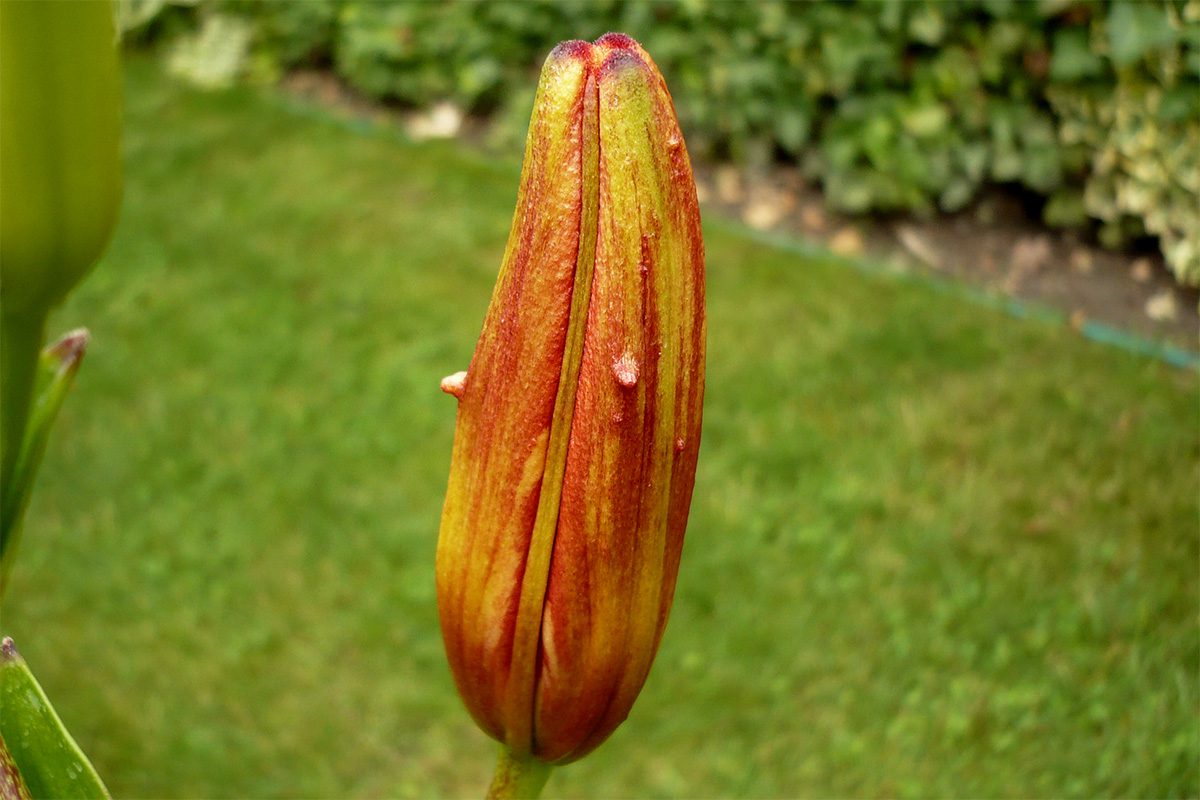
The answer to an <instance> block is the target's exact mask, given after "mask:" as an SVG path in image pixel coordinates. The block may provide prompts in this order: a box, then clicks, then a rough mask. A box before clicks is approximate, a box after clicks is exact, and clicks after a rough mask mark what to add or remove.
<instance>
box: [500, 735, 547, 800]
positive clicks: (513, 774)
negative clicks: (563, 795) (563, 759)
mask: <svg viewBox="0 0 1200 800" xmlns="http://www.w3.org/2000/svg"><path fill="white" fill-rule="evenodd" d="M550 770H551V766H550V765H549V764H547V763H545V762H544V761H538V760H537V759H536V758H533V757H532V756H518V755H515V754H514V753H513V752H512V751H511V750H509V749H508V748H507V747H505V746H504V745H500V758H499V759H497V760H496V774H495V775H493V776H492V785H491V786H489V787H488V793H487V800H536V798H537V796H538V795H539V794H540V793H541V791H542V787H543V786H545V785H546V779H547V778H549V777H550Z"/></svg>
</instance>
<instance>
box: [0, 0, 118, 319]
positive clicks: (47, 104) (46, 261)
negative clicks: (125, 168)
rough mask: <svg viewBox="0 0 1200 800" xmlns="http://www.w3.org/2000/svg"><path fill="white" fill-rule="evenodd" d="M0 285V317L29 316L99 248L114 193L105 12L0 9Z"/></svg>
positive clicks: (53, 300)
mask: <svg viewBox="0 0 1200 800" xmlns="http://www.w3.org/2000/svg"><path fill="white" fill-rule="evenodd" d="M0 43H2V44H3V47H2V48H0V197H3V204H4V213H3V214H0V277H2V281H0V282H2V285H3V292H4V306H5V313H6V314H8V313H13V314H15V313H23V314H30V313H41V314H44V313H45V311H46V310H47V309H49V308H51V307H52V306H54V305H56V304H57V303H58V302H59V301H61V300H62V299H63V297H65V296H66V294H67V292H68V291H69V290H70V289H71V288H72V287H73V286H75V284H77V283H78V282H79V281H80V279H81V278H82V277H83V276H84V274H85V273H86V272H87V270H88V269H90V268H91V266H92V264H93V263H95V261H96V259H98V258H99V257H100V253H101V252H102V251H103V250H104V246H105V244H107V242H108V238H109V235H110V234H111V233H112V229H113V225H114V224H115V222H116V217H117V204H118V201H119V199H120V193H121V154H120V131H121V104H120V74H119V72H118V69H117V38H116V31H115V29H114V22H113V6H112V3H109V2H95V1H94V0H58V1H57V2H53V3H0Z"/></svg>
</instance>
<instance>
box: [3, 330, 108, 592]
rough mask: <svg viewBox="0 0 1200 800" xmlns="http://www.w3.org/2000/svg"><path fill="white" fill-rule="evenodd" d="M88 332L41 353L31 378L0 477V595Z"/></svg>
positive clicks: (77, 333)
mask: <svg viewBox="0 0 1200 800" xmlns="http://www.w3.org/2000/svg"><path fill="white" fill-rule="evenodd" d="M87 343H88V332H87V331H86V330H84V329H82V328H80V329H78V330H74V331H71V332H70V333H68V334H67V335H66V336H64V337H62V338H61V339H59V340H58V341H57V342H55V343H54V344H52V345H50V346H49V347H47V348H46V349H45V350H43V351H42V353H41V358H40V359H39V361H38V366H37V375H36V377H35V378H34V389H33V406H32V408H31V409H30V414H29V419H28V422H27V424H26V426H25V435H24V439H23V441H22V442H21V447H20V450H19V451H18V453H17V457H16V461H15V462H14V466H13V469H12V471H11V473H9V474H7V475H5V476H4V484H3V489H2V495H0V596H3V594H4V589H5V587H6V586H7V585H8V572H9V570H10V569H11V567H12V562H13V558H14V557H15V554H16V549H17V541H18V539H19V538H20V532H21V518H22V517H23V516H24V514H25V507H26V505H28V503H29V495H30V492H31V491H32V490H33V481H34V478H35V477H36V476H37V470H38V467H39V466H40V465H41V462H42V455H43V454H44V453H45V452H46V443H47V442H48V441H49V439H50V429H51V428H52V427H53V425H54V420H55V419H56V418H57V417H58V411H59V409H60V408H62V404H63V400H65V399H66V396H67V392H68V391H69V390H70V388H71V386H72V384H74V382H75V373H76V372H78V371H79V363H80V361H81V360H82V359H83V354H84V352H85V351H86V350H87Z"/></svg>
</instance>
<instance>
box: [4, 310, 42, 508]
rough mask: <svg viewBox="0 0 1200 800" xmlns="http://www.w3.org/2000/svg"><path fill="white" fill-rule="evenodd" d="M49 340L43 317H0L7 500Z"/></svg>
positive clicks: (10, 315) (14, 315) (6, 315)
mask: <svg viewBox="0 0 1200 800" xmlns="http://www.w3.org/2000/svg"><path fill="white" fill-rule="evenodd" d="M45 338H46V318H45V316H44V315H41V314H31V315H24V314H22V315H17V314H0V494H2V495H3V496H4V497H5V498H7V495H8V491H9V483H11V482H12V479H13V469H14V467H15V466H16V463H17V456H18V455H19V454H20V452H21V443H22V442H24V440H25V426H26V425H27V424H28V422H29V405H30V402H31V400H32V397H33V383H34V377H35V376H36V375H37V364H38V355H39V354H40V353H41V351H42V341H43V340H44V339H45Z"/></svg>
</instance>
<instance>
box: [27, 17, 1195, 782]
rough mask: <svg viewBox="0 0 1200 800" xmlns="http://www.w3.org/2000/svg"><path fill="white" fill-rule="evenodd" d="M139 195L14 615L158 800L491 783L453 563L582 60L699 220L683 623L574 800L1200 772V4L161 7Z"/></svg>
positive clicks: (130, 132)
mask: <svg viewBox="0 0 1200 800" xmlns="http://www.w3.org/2000/svg"><path fill="white" fill-rule="evenodd" d="M119 10H120V14H121V16H120V19H121V28H122V30H123V48H124V56H125V63H124V68H125V80H126V94H125V98H124V102H125V109H124V113H125V134H124V150H125V159H126V179H125V182H126V186H125V200H124V206H123V208H122V212H121V220H120V223H119V227H118V230H117V234H116V237H115V239H114V241H113V244H112V246H111V248H110V250H109V252H108V254H107V255H106V256H105V258H104V261H103V262H102V263H101V264H100V266H99V267H98V268H97V269H96V271H95V273H94V274H92V275H91V276H90V277H89V279H88V280H87V281H86V282H85V283H84V284H83V286H82V287H81V288H80V289H79V290H78V291H77V292H76V293H75V294H74V295H73V296H72V297H71V299H70V300H69V301H68V302H67V304H66V305H65V306H64V307H63V308H62V309H61V310H60V311H58V312H57V313H56V316H55V317H54V318H53V319H52V321H51V331H52V333H54V332H57V331H58V330H59V329H63V330H65V329H67V328H71V327H74V326H77V325H87V326H88V327H89V328H90V329H91V330H92V333H93V344H92V346H91V348H90V350H89V353H88V356H87V359H86V361H85V363H84V365H83V369H82V371H81V373H80V376H79V380H78V386H77V388H76V390H75V391H74V393H73V396H72V397H71V399H70V400H69V402H68V404H67V407H66V409H65V411H64V413H63V417H62V419H61V420H60V422H59V424H58V429H57V430H56V431H55V433H54V437H53V440H52V442H51V447H50V451H49V453H48V454H47V458H46V463H45V466H44V468H43V470H42V473H41V476H40V480H39V486H38V489H37V492H36V493H35V495H34V499H33V504H32V507H31V508H30V512H29V517H28V521H27V523H26V535H25V540H24V542H23V544H22V553H21V558H20V560H19V562H18V564H17V567H16V569H15V571H14V573H13V583H12V587H11V590H10V594H9V596H8V597H7V598H6V603H5V608H4V617H5V619H4V622H5V627H6V632H8V633H11V634H12V635H13V636H14V638H16V639H17V642H18V644H19V645H21V648H22V652H23V653H24V655H25V658H26V659H27V660H28V661H29V663H30V665H31V667H32V668H33V669H34V671H35V672H36V673H37V674H38V677H39V679H40V680H41V681H42V682H43V685H44V686H45V688H46V690H47V693H48V694H49V696H50V697H51V698H53V700H54V702H55V705H56V706H57V708H58V711H59V713H60V714H61V715H62V717H63V718H64V720H65V722H66V723H67V725H68V727H69V728H70V729H71V730H72V732H73V734H74V735H75V737H76V738H77V739H78V740H79V742H80V744H81V745H82V746H83V748H84V750H85V751H87V752H88V753H89V755H90V756H91V757H92V759H93V760H94V762H95V764H96V767H97V769H98V770H99V772H100V773H101V775H103V776H104V778H105V779H106V781H107V782H108V784H109V787H110V788H111V789H112V790H113V793H114V796H128V797H295V796H305V797H349V796H354V797H435V796H436V797H460V796H478V795H480V794H482V791H483V789H484V787H485V786H486V783H487V780H488V776H489V775H490V769H491V766H492V759H493V750H492V745H491V743H490V741H489V740H487V738H486V737H485V736H484V735H483V734H482V733H480V732H479V731H477V730H476V729H475V728H474V726H473V725H472V723H471V722H470V720H469V718H468V717H467V715H466V712H465V710H464V709H463V708H462V705H461V703H460V701H459V700H458V698H457V697H456V695H455V693H454V688H453V684H452V681H451V680H450V676H449V672H448V668H447V666H446V663H445V659H444V656H443V654H442V648H441V640H440V635H439V633H438V628H437V614H436V607H435V601H434V585H433V554H434V545H435V541H436V535H437V525H438V517H439V513H440V506H441V500H442V493H443V491H444V489H445V480H446V474H447V469H448V464H449V454H450V445H451V439H452V433H453V426H454V404H453V401H452V400H450V399H448V398H446V397H445V396H444V395H442V394H441V393H440V392H439V391H438V381H439V379H440V378H441V377H442V376H444V375H447V374H449V373H452V372H454V371H456V370H459V369H463V368H465V366H466V364H467V362H468V360H469V358H470V355H471V351H472V349H473V346H474V340H475V337H476V336H477V335H478V331H479V327H480V324H481V321H482V317H483V312H484V309H485V308H486V305H487V300H488V297H489V294H490V291H491V287H492V283H493V281H494V279H495V273H496V269H497V268H498V266H499V263H500V257H501V254H502V251H503V247H504V242H505V238H506V236H507V232H508V226H509V223H510V221H511V215H512V208H513V203H514V199H515V195H516V185H517V183H516V182H517V176H518V172H519V166H520V163H519V160H520V156H521V152H522V143H523V140H524V133H525V126H526V124H527V122H528V118H529V113H530V109H531V103H532V96H533V86H534V85H535V82H536V76H537V70H538V68H539V66H540V63H541V60H542V59H543V58H544V57H545V54H546V53H547V52H549V50H550V49H551V48H552V47H553V45H554V44H555V43H557V42H558V41H560V40H564V39H570V38H583V39H589V40H590V39H595V38H596V37H598V36H600V35H601V34H603V33H604V32H606V31H608V30H622V31H624V32H627V33H629V34H631V35H632V36H634V37H635V38H637V39H638V40H639V41H641V43H642V44H643V45H644V46H645V47H646V49H647V50H648V51H649V52H650V53H651V55H652V56H653V57H654V58H655V59H656V60H657V62H658V64H659V66H660V68H661V70H662V72H663V73H664V75H665V77H666V79H667V82H668V85H669V86H670V88H671V90H672V93H673V95H674V97H675V101H676V105H677V109H678V112H679V116H680V118H681V122H682V124H683V127H684V131H685V134H686V136H687V142H688V146H689V149H690V151H691V154H692V157H693V160H694V161H695V163H696V169H697V175H698V188H699V191H700V194H701V199H702V204H703V211H704V214H705V238H706V245H707V250H708V269H709V314H710V322H709V325H710V334H709V335H710V344H709V385H708V387H709V388H708V396H707V404H706V418H705V431H704V443H703V446H702V450H701V457H700V468H699V474H698V477H697V484H696V495H695V500H694V502H693V513H692V520H691V523H690V526H689V533H688V542H687V545H686V547H685V551H684V556H683V565H682V568H681V572H680V579H679V589H678V593H677V597H676V604H675V610H674V612H673V616H672V620H671V623H670V625H669V626H668V629H667V634H666V637H665V639H664V642H663V647H662V650H661V651H660V653H659V656H658V660H657V662H656V665H655V668H654V670H653V672H652V674H651V676H650V680H649V682H648V683H647V686H646V688H645V690H644V691H643V694H642V697H641V698H640V700H639V702H638V703H637V705H636V706H635V707H634V710H633V712H632V714H631V716H630V718H629V720H628V722H627V723H626V724H625V725H624V726H622V727H621V728H620V729H619V730H618V732H617V733H616V734H615V735H614V736H613V738H612V739H611V740H610V741H609V742H608V743H607V744H605V745H604V746H603V747H602V748H601V749H600V750H599V751H597V752H596V753H595V754H594V755H592V756H590V757H588V758H587V759H585V760H584V761H582V762H580V763H578V764H576V765H572V766H569V767H567V768H564V769H562V770H559V771H557V772H556V773H555V775H554V776H553V777H552V778H551V780H550V783H549V784H548V786H547V790H546V794H547V796H564V797H580V798H584V797H593V798H600V797H799V796H853V797H866V796H897V797H958V796H978V797H1015V796H1020V797H1035V796H1036V797H1095V796H1114V797H1115V796H1136V797H1173V796H1180V797H1192V796H1195V795H1197V794H1198V793H1200V717H1198V716H1197V713H1196V712H1197V708H1198V702H1200V674H1198V670H1200V628H1198V627H1197V616H1196V610H1197V608H1198V607H1200V492H1198V489H1200V402H1198V400H1200V396H1198V394H1197V389H1198V380H1197V378H1198V371H1197V370H1198V364H1200V360H1198V357H1197V354H1196V348H1197V335H1198V333H1200V328H1198V323H1197V315H1196V307H1197V301H1198V299H1197V294H1196V292H1195V289H1194V287H1195V286H1196V284H1197V283H1198V282H1200V214H1198V213H1197V208H1198V206H1200V2H1196V1H1195V0H1190V1H1189V2H1083V1H1080V0H1041V1H1040V2H1003V1H1002V0H979V2H962V3H935V2H919V1H918V0H912V1H911V2H861V3H806V4H790V3H777V2H763V3H732V2H730V3H724V2H700V1H698V0H697V1H695V2H681V3H665V2H617V1H616V0H614V1H612V2H596V3H584V2H562V3H549V2H524V3H475V2H423V3H401V2H396V3H383V2H357V1H355V0H296V1H294V2H279V3H266V2H238V1H237V0H200V1H199V2H163V1H162V0H128V1H127V2H123V3H121V4H120V6H119Z"/></svg>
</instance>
